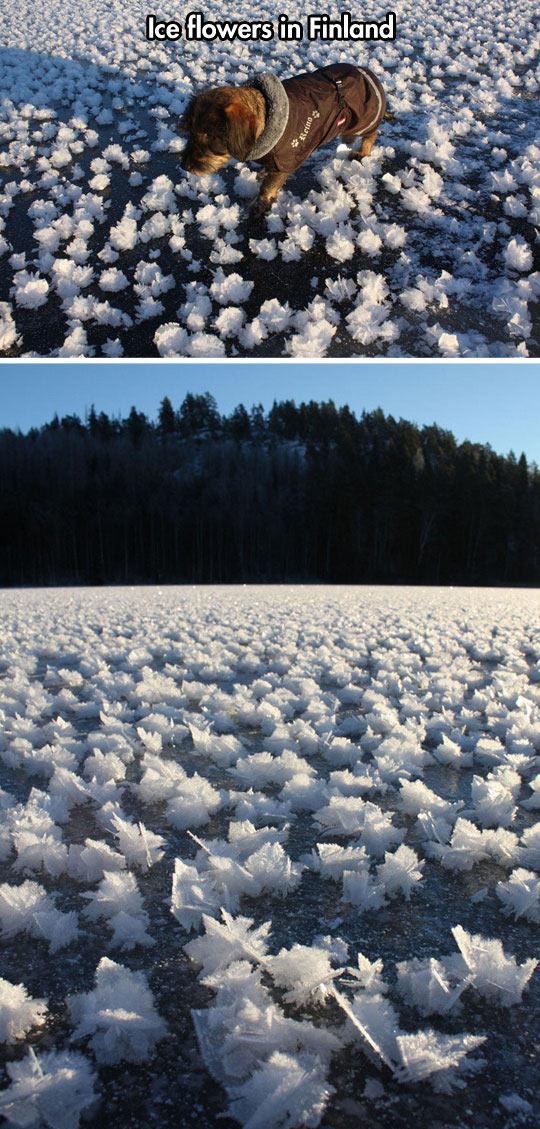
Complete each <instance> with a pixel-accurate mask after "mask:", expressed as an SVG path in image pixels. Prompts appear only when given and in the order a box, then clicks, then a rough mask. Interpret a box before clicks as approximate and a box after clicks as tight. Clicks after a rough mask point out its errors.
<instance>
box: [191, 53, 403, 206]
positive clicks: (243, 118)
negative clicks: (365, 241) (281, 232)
mask: <svg viewBox="0 0 540 1129" xmlns="http://www.w3.org/2000/svg"><path fill="white" fill-rule="evenodd" d="M392 116H393V115H391V114H388V113H387V112H386V97H385V93H384V89H383V87H382V85H381V83H380V82H379V79H378V78H377V77H376V75H374V74H373V73H372V71H370V70H368V69H367V68H366V67H356V66H352V65H350V64H348V63H335V64H333V65H331V66H327V67H320V68H319V69H318V70H315V71H309V72H305V73H303V74H299V75H295V76H293V77H292V78H287V79H285V80H284V81H283V82H282V81H280V79H278V78H276V76H275V75H273V74H272V73H270V72H264V73H262V74H259V75H257V76H256V77H255V78H254V79H253V80H252V82H251V83H250V84H249V85H247V86H218V87H212V88H211V89H209V90H203V91H202V93H200V94H197V95H196V96H195V97H194V98H193V99H192V100H191V102H190V103H189V104H188V106H187V108H186V110H185V112H184V115H183V118H182V119H181V121H180V130H181V132H183V133H185V134H186V135H187V144H186V147H185V149H184V151H183V154H182V162H181V163H182V168H183V169H184V170H185V171H186V172H188V173H192V174H194V175H195V176H206V175H208V174H209V173H214V172H217V171H218V169H222V168H223V167H224V166H225V165H226V164H228V162H229V161H230V160H232V159H235V160H238V161H258V162H260V163H261V164H262V166H263V170H264V173H263V175H262V183H261V187H260V192H259V197H258V200H257V202H256V204H255V206H254V210H255V211H256V212H258V213H259V214H261V215H263V214H264V213H265V212H267V211H268V210H269V209H270V208H271V206H272V204H273V202H274V200H275V199H276V197H277V195H278V193H279V191H280V189H281V188H282V187H283V185H284V184H285V181H286V180H287V178H288V177H289V176H290V175H291V173H293V172H295V171H296V169H298V168H299V167H300V165H302V164H303V163H304V161H305V160H307V158H308V157H310V156H311V154H312V153H314V152H315V150H316V149H318V148H319V147H320V146H321V145H326V144H327V143H328V142H329V141H332V140H333V139H334V138H335V137H338V136H339V137H341V138H342V140H343V141H348V142H351V141H353V140H355V139H356V138H359V139H360V140H361V144H360V147H359V149H357V150H354V151H353V152H352V153H351V157H353V158H354V159H356V160H362V159H363V158H364V157H369V154H370V153H371V150H372V148H373V146H374V144H375V141H376V140H377V135H378V132H379V126H380V123H381V121H382V120H383V118H385V117H386V118H391V117H392Z"/></svg>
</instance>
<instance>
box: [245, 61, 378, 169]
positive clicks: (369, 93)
mask: <svg viewBox="0 0 540 1129" xmlns="http://www.w3.org/2000/svg"><path fill="white" fill-rule="evenodd" d="M283 87H284V89H285V91H286V94H287V98H288V101H289V119H288V122H287V125H286V127H285V131H284V133H283V134H282V136H281V137H280V139H279V141H278V142H277V143H276V145H274V147H273V148H272V149H271V150H270V152H269V153H267V154H266V155H265V157H264V164H265V166H266V168H267V169H268V170H269V171H275V172H283V173H291V172H294V170H295V169H297V168H298V167H299V166H300V165H301V164H302V163H303V162H304V161H305V160H306V159H307V157H309V156H311V154H312V153H313V152H314V151H315V149H317V148H318V147H319V146H320V145H326V143H327V142H328V141H333V139H334V138H335V137H337V136H338V135H339V134H343V133H354V134H356V135H357V136H361V135H362V134H367V133H371V132H372V130H374V129H376V128H377V126H378V125H379V123H380V121H381V119H382V117H383V115H384V112H385V108H386V99H385V95H384V90H383V88H382V86H381V83H380V82H379V80H378V78H377V77H376V76H375V75H374V74H373V72H372V71H370V70H368V69H367V67H354V66H351V65H350V64H348V63H335V64H333V65H332V66H329V67H320V68H319V70H316V71H308V72H306V73H304V74H299V75H295V76H294V77H293V78H286V79H284V80H283Z"/></svg>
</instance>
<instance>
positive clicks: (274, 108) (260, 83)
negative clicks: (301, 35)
mask: <svg viewBox="0 0 540 1129" xmlns="http://www.w3.org/2000/svg"><path fill="white" fill-rule="evenodd" d="M248 85H249V86H256V87H257V89H258V90H260V91H261V93H262V94H264V100H265V102H266V123H265V126H264V129H263V131H262V133H261V136H260V137H258V138H257V140H256V142H255V144H254V145H253V147H252V148H251V149H250V151H249V153H248V155H247V157H246V161H259V160H260V159H261V157H266V154H267V153H269V152H270V150H271V149H273V148H274V145H277V143H278V141H279V140H280V138H281V137H282V136H283V134H284V133H285V130H286V128H287V122H288V120H289V99H288V98H287V92H286V90H285V87H284V85H283V83H282V82H280V80H279V78H276V76H275V75H273V74H270V71H263V72H262V74H258V75H255V77H254V78H253V79H252V80H251V81H250V82H249V84H248Z"/></svg>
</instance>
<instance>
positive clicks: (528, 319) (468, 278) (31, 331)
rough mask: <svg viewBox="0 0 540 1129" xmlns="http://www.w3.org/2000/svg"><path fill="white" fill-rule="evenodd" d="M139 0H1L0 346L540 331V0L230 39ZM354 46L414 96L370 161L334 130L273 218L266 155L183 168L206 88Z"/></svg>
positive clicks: (316, 61) (477, 347) (295, 12)
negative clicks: (266, 192)
mask: <svg viewBox="0 0 540 1129" xmlns="http://www.w3.org/2000/svg"><path fill="white" fill-rule="evenodd" d="M280 12H281V7H280V5H279V4H277V2H276V0H267V2H266V4H265V7H264V9H263V10H262V11H261V13H260V15H261V19H263V20H269V21H273V22H274V23H276V21H277V17H278V16H279V14H280ZM146 14H147V13H146V10H145V8H144V6H143V5H142V4H141V0H107V3H105V0H75V2H74V3H73V4H71V5H70V15H69V19H67V18H66V9H65V4H63V3H61V0H50V2H49V3H48V4H47V5H46V7H43V6H42V5H39V4H38V3H37V2H36V0H30V2H29V3H27V4H25V5H24V6H23V7H22V8H21V6H20V5H19V6H16V7H15V8H14V6H13V4H12V3H11V2H10V0H0V23H1V25H2V29H3V36H2V39H3V47H2V55H1V58H0V353H2V354H7V355H24V356H36V355H37V356H61V357H78V356H122V355H125V356H137V355H139V356H140V355H142V356H163V357H174V356H188V357H213V356H231V357H234V356H238V355H243V356H261V355H262V356H290V357H304V356H306V357H309V356H324V355H329V356H364V355H370V356H378V355H387V356H396V357H399V356H426V355H427V356H434V357H441V356H442V357H456V356H457V357H460V356H464V357H477V356H480V357H487V356H497V357H523V356H536V355H538V353H539V348H540V340H539V330H538V305H539V298H540V275H539V272H538V270H537V269H535V262H536V260H537V249H538V228H539V224H540V179H539V178H540V174H539V171H538V169H539V157H540V149H539V146H538V125H539V117H538V100H537V96H538V89H539V81H540V72H539V69H538V58H537V54H536V44H535V38H534V34H531V20H532V18H533V14H534V12H533V5H532V3H531V0H525V2H522V0H507V2H503V0H488V2H487V3H486V4H484V5H483V6H482V7H481V8H480V7H479V6H478V4H475V3H473V0H465V2H464V3H460V2H459V0H449V3H448V4H446V5H445V8H444V12H442V11H441V8H440V5H437V4H436V3H435V2H434V0H424V2H423V3H422V4H420V5H419V4H418V3H415V2H413V0H403V3H401V4H400V8H399V12H398V13H397V21H396V22H397V35H396V38H395V40H393V41H379V42H367V41H366V42H355V41H351V42H346V41H345V42H344V41H341V42H340V41H335V42H332V41H328V42H325V41H322V40H317V41H315V42H309V41H308V40H307V38H304V39H303V40H302V41H300V42H285V41H280V40H279V39H277V38H275V39H273V40H270V41H268V42H264V41H253V42H245V41H241V40H236V41H228V42H227V44H226V48H224V47H223V45H220V44H217V43H216V42H204V43H199V42H190V41H184V40H183V39H182V40H181V41H180V42H178V43H175V42H167V43H160V42H158V41H153V42H147V41H146V39H145V35H144V29H145V17H146ZM204 14H205V18H206V19H207V20H212V19H221V18H222V17H223V10H222V5H221V4H220V3H218V0H209V3H208V4H207V5H206V7H205V13H204ZM288 15H289V17H290V18H291V19H299V20H300V21H302V20H304V19H305V6H304V5H302V4H301V3H300V2H299V0H292V4H291V6H290V7H289V9H288ZM235 17H236V18H237V19H239V20H242V19H246V20H250V19H251V18H252V7H251V6H250V5H249V4H248V2H247V0H239V4H238V5H237V7H236V9H235ZM339 61H347V62H348V61H352V62H357V63H358V64H360V65H363V64H364V65H366V64H367V65H369V66H370V67H372V68H373V70H374V71H375V72H376V73H377V75H378V76H379V77H380V78H381V79H382V81H383V83H384V85H385V88H386V90H387V93H388V97H389V104H390V107H391V108H392V110H393V111H394V112H395V114H396V115H397V119H396V121H395V122H393V123H389V122H387V123H384V124H383V128H382V130H381V133H380V137H379V139H378V142H377V144H376V146H375V148H374V150H373V152H372V154H371V155H370V157H369V158H367V159H366V160H365V161H363V162H362V163H361V164H359V163H357V162H354V161H352V162H351V161H350V160H349V156H348V149H347V147H346V146H345V144H344V143H341V142H338V143H336V142H333V143H332V144H331V145H329V146H327V147H326V148H324V149H322V150H319V151H317V152H316V153H315V154H314V155H313V156H312V157H311V158H310V159H309V161H308V162H307V163H306V164H305V166H303V167H302V168H301V170H300V171H299V172H298V173H297V174H295V176H293V177H291V178H290V180H289V182H288V183H287V185H286V186H285V188H284V190H283V191H282V193H281V194H280V196H279V199H278V200H277V202H276V203H275V204H274V205H273V207H272V210H271V213H270V215H269V216H268V218H267V220H266V221H265V222H263V223H262V224H260V223H259V224H257V223H254V222H253V220H252V219H250V217H249V204H250V202H251V201H252V199H253V197H254V196H255V195H256V193H257V188H258V185H257V179H256V169H255V167H254V166H250V165H243V164H239V163H238V162H232V163H231V164H230V165H229V166H228V167H227V168H225V169H224V170H222V171H221V172H219V173H218V174H213V175H208V176H205V177H202V178H195V177H194V176H189V175H187V174H185V173H183V172H182V170H181V168H180V156H181V152H182V149H183V146H184V140H183V139H182V137H181V135H180V133H179V131H178V122H179V119H180V117H181V115H182V113H183V110H184V108H185V106H186V104H187V102H188V99H189V98H190V96H191V94H192V93H193V92H194V91H199V90H200V89H201V88H203V87H205V86H216V85H224V84H236V85H238V84H240V85H243V84H245V83H246V82H248V81H249V77H250V75H251V74H252V73H253V72H258V71H263V70H267V69H271V70H273V71H274V72H275V73H276V74H277V75H278V77H280V78H285V77H287V76H290V75H292V74H295V73H299V72H302V71H304V70H306V69H310V68H312V67H316V66H321V65H325V64H328V63H329V62H339ZM314 291H315V293H314ZM111 295H114V302H111V301H109V300H108V298H107V296H111ZM273 302H276V303H277V305H278V306H279V308H280V309H281V310H282V311H283V312H282V314H281V315H280V316H278V317H277V318H276V317H275V316H273V314H271V315H270V316H268V306H269V303H270V304H271V303H273ZM44 326H46V327H47V331H46V332H45V333H44V332H43V327H44ZM110 327H114V330H115V332H114V333H113V334H111V333H110V331H109V330H110Z"/></svg>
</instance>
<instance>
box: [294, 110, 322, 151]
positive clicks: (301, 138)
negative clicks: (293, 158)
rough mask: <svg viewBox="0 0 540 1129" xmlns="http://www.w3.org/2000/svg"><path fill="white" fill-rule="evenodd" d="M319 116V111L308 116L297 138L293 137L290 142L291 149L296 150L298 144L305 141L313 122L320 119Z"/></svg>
mask: <svg viewBox="0 0 540 1129" xmlns="http://www.w3.org/2000/svg"><path fill="white" fill-rule="evenodd" d="M320 116H321V115H320V113H319V110H314V111H313V113H312V114H310V115H309V118H308V119H307V121H306V123H305V125H304V128H303V130H302V132H301V133H299V134H298V137H293V139H292V141H291V149H297V148H298V146H299V144H300V142H301V141H305V140H306V137H307V135H308V133H309V131H310V129H311V127H312V125H313V122H314V121H315V120H316V119H317V118H320Z"/></svg>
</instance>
